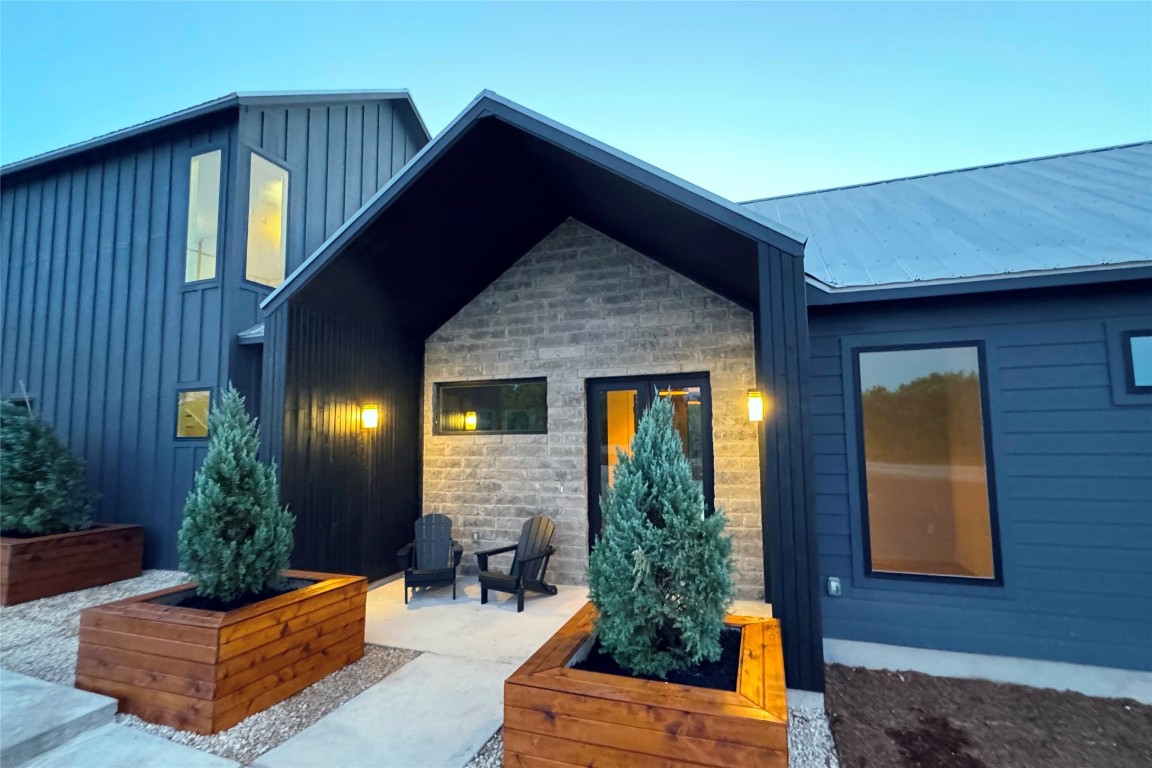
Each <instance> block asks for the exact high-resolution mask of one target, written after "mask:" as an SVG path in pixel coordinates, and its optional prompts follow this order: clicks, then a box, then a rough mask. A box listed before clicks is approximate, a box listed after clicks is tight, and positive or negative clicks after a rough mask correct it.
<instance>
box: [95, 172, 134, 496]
mask: <svg viewBox="0 0 1152 768" xmlns="http://www.w3.org/2000/svg"><path fill="white" fill-rule="evenodd" d="M136 160H137V155H131V156H129V157H126V158H124V159H123V160H122V161H121V162H120V164H119V165H120V168H119V184H118V187H117V200H116V216H115V224H114V228H113V232H114V235H113V250H112V253H111V260H112V269H111V273H112V283H111V289H112V303H111V309H110V312H109V325H108V327H109V335H108V338H109V339H115V340H116V342H115V343H110V344H109V345H108V363H107V368H106V369H105V370H106V378H105V389H104V398H105V399H104V423H103V431H104V441H103V452H104V454H103V456H101V459H102V461H103V473H102V478H101V486H102V487H103V489H104V499H103V503H104V509H105V511H106V513H109V514H113V515H116V516H117V517H120V516H121V515H124V514H129V513H126V512H125V511H123V510H121V509H120V508H121V507H122V506H123V499H122V498H121V497H120V485H121V479H122V478H123V479H124V480H127V481H129V482H131V478H124V476H123V470H122V467H124V466H131V463H130V462H129V461H127V460H126V457H125V456H124V455H122V454H121V451H120V448H121V437H122V435H123V431H124V426H125V425H124V423H123V418H124V411H125V410H126V403H125V402H124V398H125V395H126V393H127V385H126V383H125V378H124V372H125V364H126V363H127V359H128V350H127V345H128V338H127V332H128V293H129V288H130V286H131V283H132V278H133V275H132V264H131V258H132V239H133V234H134V227H135V202H136V165H137V163H136ZM133 354H136V350H133ZM129 519H131V518H129Z"/></svg>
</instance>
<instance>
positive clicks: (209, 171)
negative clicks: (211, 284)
mask: <svg viewBox="0 0 1152 768" xmlns="http://www.w3.org/2000/svg"><path fill="white" fill-rule="evenodd" d="M221 156H222V154H221V152H220V150H218V149H216V150H213V151H211V152H205V153H203V154H200V155H195V156H194V157H193V158H192V160H191V164H190V167H189V180H188V250H187V252H186V255H185V261H184V282H186V283H191V282H194V281H196V280H211V279H212V278H214V277H216V243H217V240H218V239H219V223H220V158H221Z"/></svg>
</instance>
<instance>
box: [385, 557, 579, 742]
mask: <svg viewBox="0 0 1152 768" xmlns="http://www.w3.org/2000/svg"><path fill="white" fill-rule="evenodd" d="M456 590H457V593H456V599H455V600H453V599H452V587H437V588H434V589H424V590H420V591H417V593H416V594H415V595H414V596H411V597H409V599H408V605H405V604H404V580H403V579H402V578H401V579H397V580H395V581H391V582H388V583H386V584H384V585H382V586H380V587H377V588H376V589H373V590H372V591H371V592H369V593H368V615H367V619H366V623H365V630H364V639H365V640H367V641H368V642H369V643H375V644H377V645H390V646H392V647H394V648H408V649H411V650H414V651H423V652H426V653H436V654H441V655H443V656H453V657H460V658H467V659H476V660H483V661H496V662H501V663H505V664H513V665H516V666H519V665H520V664H522V663H524V662H525V661H527V659H528V657H529V656H531V655H532V654H533V653H535V652H536V649H537V648H539V647H540V646H541V645H543V644H544V641H545V640H547V639H548V638H549V637H551V636H552V635H553V634H554V633H555V632H556V631H557V630H558V629H560V627H562V626H563V625H564V622H566V621H568V619H570V618H572V616H573V614H575V613H576V611H578V610H579V609H580V607H581V606H583V605H584V603H585V602H587V600H588V589H587V587H573V586H564V585H561V586H560V587H559V592H558V594H556V595H539V594H534V593H531V592H529V593H526V594H525V596H524V612H523V613H517V612H516V597H515V595H507V594H504V593H502V592H489V593H488V604H487V605H481V604H480V583H479V582H478V581H477V580H476V577H475V576H462V577H460V579H459V580H458V581H457V583H456ZM409 666H411V665H409ZM512 671H514V670H510V671H509V674H511V672H512ZM493 730H495V729H493ZM489 735H491V733H489Z"/></svg>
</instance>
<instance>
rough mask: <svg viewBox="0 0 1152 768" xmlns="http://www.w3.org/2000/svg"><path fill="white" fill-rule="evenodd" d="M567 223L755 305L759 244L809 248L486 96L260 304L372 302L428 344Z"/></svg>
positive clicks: (797, 250) (797, 252)
mask: <svg viewBox="0 0 1152 768" xmlns="http://www.w3.org/2000/svg"><path fill="white" fill-rule="evenodd" d="M569 216H571V217H573V218H576V219H578V220H580V221H582V222H584V223H585V224H588V225H589V226H591V227H593V228H595V229H598V230H600V231H601V232H603V233H604V234H606V235H608V236H609V237H612V238H613V239H615V240H618V241H620V242H621V243H624V244H625V245H627V246H629V247H631V248H633V249H635V250H637V251H639V252H640V253H643V254H645V255H646V256H648V257H650V258H652V259H654V260H656V261H658V262H660V263H662V264H664V265H666V266H667V267H669V268H671V269H674V270H676V271H678V272H680V273H681V274H683V275H685V276H686V277H688V278H690V279H692V280H695V281H696V282H698V283H700V284H701V285H704V286H706V287H708V288H710V289H711V290H714V291H716V292H717V293H719V294H720V295H722V296H725V297H727V298H729V299H731V300H732V301H735V302H737V303H739V304H741V305H743V306H745V307H748V308H754V307H756V306H757V304H758V293H759V288H758V280H757V244H758V243H759V242H768V243H769V244H771V245H773V246H774V247H776V248H777V249H780V251H781V252H782V253H784V254H785V255H784V256H783V257H784V258H787V257H788V255H789V254H790V255H791V256H802V252H803V247H802V245H801V244H800V243H798V242H797V241H796V240H794V239H792V238H791V237H789V235H788V234H781V233H780V232H777V231H775V230H773V229H772V228H770V227H768V226H766V225H765V224H764V223H763V222H761V221H759V220H757V219H755V218H750V217H747V216H744V215H743V213H742V212H741V211H740V210H739V209H738V208H736V207H735V206H733V205H732V204H730V203H727V201H722V200H720V199H719V198H715V197H714V196H711V195H709V194H708V193H706V192H703V191H702V190H696V189H694V188H691V187H689V186H688V185H685V184H684V183H683V182H679V181H678V180H676V179H673V178H672V177H669V176H667V175H665V174H662V173H661V172H659V171H656V170H655V169H651V168H650V167H648V166H645V165H644V164H642V163H640V162H639V161H636V160H634V159H632V158H628V157H627V156H626V155H622V154H620V153H618V152H615V151H614V150H610V149H609V148H606V147H604V146H603V145H599V144H597V143H595V142H593V141H592V140H591V139H587V138H586V137H582V136H580V135H579V134H575V133H573V132H571V131H569V130H568V129H565V128H563V126H559V125H558V124H555V123H551V122H550V121H547V120H546V119H544V118H540V117H539V116H535V115H533V114H532V113H528V112H526V111H525V110H522V109H520V108H517V107H515V105H510V103H508V102H505V101H503V100H502V99H499V98H498V97H493V96H482V97H481V98H479V99H478V100H477V101H476V102H474V103H473V105H472V106H471V107H470V108H469V109H468V110H466V111H465V113H463V114H462V115H461V116H460V117H459V118H457V120H456V121H455V122H454V123H453V124H452V125H451V126H449V128H447V129H445V131H444V132H443V133H442V134H441V135H440V136H438V137H437V139H436V140H435V141H433V143H432V144H430V145H429V147H428V148H427V149H426V150H425V153H422V154H421V155H419V156H418V157H417V158H416V159H414V160H413V162H412V163H411V164H410V165H409V166H408V167H407V168H406V169H404V171H402V172H401V174H400V175H399V176H398V177H397V179H396V180H394V182H393V183H392V184H390V185H389V186H388V187H385V189H383V190H382V191H381V192H380V193H378V194H377V196H376V197H375V198H373V200H372V201H370V202H369V203H368V204H367V205H366V206H365V208H364V209H363V210H361V211H360V212H359V213H358V214H357V215H356V216H355V217H354V218H353V220H352V221H351V222H349V224H347V225H346V226H345V228H344V229H343V230H341V232H338V233H337V234H336V235H335V236H334V237H333V238H332V240H330V241H329V242H328V243H326V244H325V245H324V246H321V248H320V249H319V250H318V251H317V252H316V254H313V256H312V257H311V258H310V259H309V260H308V261H307V262H305V264H304V265H303V266H302V267H301V269H300V270H298V271H297V273H295V274H294V275H292V276H291V277H290V278H289V281H288V282H287V283H286V284H285V285H284V286H282V287H281V289H280V290H278V291H277V292H276V293H274V294H273V295H272V296H271V297H269V299H268V300H267V301H266V302H265V309H266V310H268V311H271V310H273V309H274V308H275V307H276V306H278V305H280V304H282V303H283V302H284V301H286V300H289V299H291V300H293V301H296V300H305V301H307V302H308V303H309V304H313V303H315V302H321V303H322V304H323V305H325V306H327V307H329V308H340V307H348V306H349V305H350V304H352V303H359V302H371V303H373V304H374V307H373V308H374V311H375V313H378V315H379V316H381V317H382V318H387V319H388V320H389V321H390V322H391V323H394V324H395V326H397V327H399V328H403V329H404V330H405V331H408V332H413V333H417V334H420V335H421V336H427V335H428V334H430V333H432V332H433V331H435V330H436V329H437V328H439V327H440V326H441V325H443V323H444V322H446V321H447V320H448V319H449V318H451V317H452V316H453V315H454V314H455V313H456V312H458V311H459V310H460V309H461V308H462V307H463V306H465V305H466V304H467V303H468V302H469V301H471V300H472V299H473V298H475V296H476V295H477V294H478V293H479V292H480V291H482V290H483V289H484V288H485V287H486V286H487V285H489V284H490V283H491V282H492V281H493V280H495V279H496V278H497V277H498V276H499V275H500V274H501V273H503V272H504V271H505V270H506V269H508V268H509V267H510V266H511V265H512V264H513V263H515V262H516V261H517V260H518V259H519V258H520V257H521V256H523V255H524V254H525V253H526V252H527V251H528V250H529V249H530V248H531V247H532V246H533V245H535V244H536V243H537V242H538V241H539V240H540V239H541V238H543V237H544V236H545V235H547V234H548V233H549V232H550V231H552V229H554V228H555V227H556V226H557V225H558V224H559V223H560V222H562V221H563V220H564V219H565V218H567V217H569ZM785 232H786V230H785ZM352 285H354V286H355V288H352V289H350V286H352ZM350 290H351V291H352V294H357V293H358V294H359V295H358V296H357V297H356V299H355V300H353V301H352V302H350V301H349V298H350Z"/></svg>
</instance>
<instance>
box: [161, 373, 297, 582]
mask: <svg viewBox="0 0 1152 768" xmlns="http://www.w3.org/2000/svg"><path fill="white" fill-rule="evenodd" d="M208 434H209V436H210V438H211V440H210V442H209V444H208V455H207V456H206V457H205V459H204V464H203V465H202V466H201V467H200V469H199V471H197V472H196V480H195V484H194V486H193V488H192V491H191V493H189V494H188V500H187V502H186V503H185V504H184V522H183V523H182V524H181V526H180V534H179V536H178V539H177V543H178V548H179V552H180V568H181V569H182V570H185V571H187V572H188V573H190V574H191V575H192V577H193V578H195V579H196V581H197V582H198V586H197V589H196V592H197V594H199V595H201V596H203V597H208V598H215V599H217V600H220V601H223V602H226V603H228V602H233V601H236V600H239V599H241V598H243V597H245V596H247V595H254V594H258V593H260V592H262V591H264V590H265V589H269V588H274V587H276V586H277V585H278V584H279V582H280V580H281V577H280V572H281V571H282V570H284V569H285V568H287V567H288V564H289V560H290V558H291V556H292V545H293V540H292V532H293V528H294V526H295V522H296V520H295V517H294V516H293V515H292V513H291V512H289V511H288V509H287V508H285V507H281V506H280V501H279V490H278V486H277V482H276V467H275V466H270V465H267V464H264V463H262V462H261V461H260V460H259V458H258V457H257V454H258V452H259V450H260V434H259V431H258V430H257V428H256V423H255V421H254V420H253V419H251V418H249V416H248V414H247V412H245V410H244V398H243V397H241V396H240V393H239V392H237V391H236V390H235V389H234V388H233V387H231V386H229V387H228V391H227V392H225V393H224V395H223V397H221V398H220V401H219V402H218V403H216V404H215V405H214V406H213V407H212V411H211V412H210V413H209V414H208Z"/></svg>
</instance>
